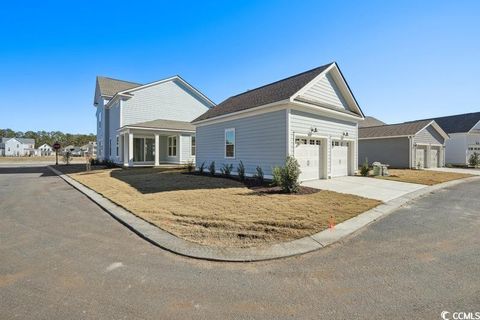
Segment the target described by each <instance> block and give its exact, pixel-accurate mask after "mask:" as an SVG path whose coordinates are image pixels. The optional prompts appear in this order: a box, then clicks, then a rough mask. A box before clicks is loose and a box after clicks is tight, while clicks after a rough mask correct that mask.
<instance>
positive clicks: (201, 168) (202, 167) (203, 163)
mask: <svg viewBox="0 0 480 320" xmlns="http://www.w3.org/2000/svg"><path fill="white" fill-rule="evenodd" d="M203 171H205V161H203V162H202V164H201V165H200V167H198V172H199V173H200V174H203Z"/></svg>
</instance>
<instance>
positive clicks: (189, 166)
mask: <svg viewBox="0 0 480 320" xmlns="http://www.w3.org/2000/svg"><path fill="white" fill-rule="evenodd" d="M184 168H185V169H186V170H187V171H188V173H192V172H193V171H194V170H195V164H194V163H193V161H192V160H190V161H188V162H187V163H185V165H184Z"/></svg>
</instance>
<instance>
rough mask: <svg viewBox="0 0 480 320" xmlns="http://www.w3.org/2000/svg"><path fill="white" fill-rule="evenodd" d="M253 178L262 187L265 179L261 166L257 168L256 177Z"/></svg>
mask: <svg viewBox="0 0 480 320" xmlns="http://www.w3.org/2000/svg"><path fill="white" fill-rule="evenodd" d="M253 178H254V179H255V181H256V182H257V183H258V184H259V185H262V184H263V182H264V181H265V178H264V176H263V169H262V168H261V167H260V166H257V168H256V169H255V175H254V176H253Z"/></svg>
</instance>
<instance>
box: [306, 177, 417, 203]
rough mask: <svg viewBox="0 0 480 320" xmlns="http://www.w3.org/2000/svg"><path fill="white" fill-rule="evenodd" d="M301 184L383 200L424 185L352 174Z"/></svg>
mask: <svg viewBox="0 0 480 320" xmlns="http://www.w3.org/2000/svg"><path fill="white" fill-rule="evenodd" d="M302 185H304V186H306V187H311V188H316V189H322V190H330V191H335V192H341V193H349V194H354V195H357V196H361V197H365V198H370V199H377V200H381V201H384V202H385V201H389V200H393V199H395V198H398V197H401V196H403V195H404V194H407V193H410V192H413V191H416V190H419V189H422V188H425V187H426V186H425V185H423V184H415V183H406V182H398V181H389V180H381V179H374V178H366V177H352V176H349V177H338V178H333V179H328V180H326V179H322V180H312V181H306V182H303V183H302Z"/></svg>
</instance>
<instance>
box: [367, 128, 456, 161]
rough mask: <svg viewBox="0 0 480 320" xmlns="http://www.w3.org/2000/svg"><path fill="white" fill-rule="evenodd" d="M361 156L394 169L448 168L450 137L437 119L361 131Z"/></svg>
mask: <svg viewBox="0 0 480 320" xmlns="http://www.w3.org/2000/svg"><path fill="white" fill-rule="evenodd" d="M358 134H359V137H358V157H359V162H360V163H363V162H364V161H365V159H368V162H369V164H372V163H373V162H377V161H378V162H381V163H385V164H388V165H390V167H392V168H436V167H443V166H444V165H445V141H446V140H447V139H448V135H447V134H446V133H445V131H443V130H442V128H441V127H440V126H439V125H438V124H437V123H436V122H435V121H433V120H419V121H414V122H405V123H399V124H390V125H383V126H375V127H365V128H360V129H358Z"/></svg>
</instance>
